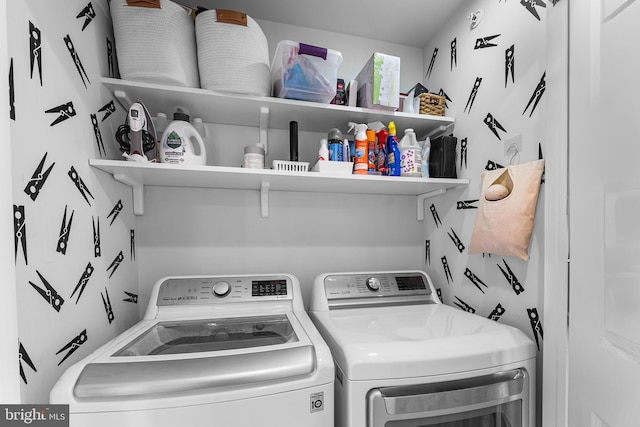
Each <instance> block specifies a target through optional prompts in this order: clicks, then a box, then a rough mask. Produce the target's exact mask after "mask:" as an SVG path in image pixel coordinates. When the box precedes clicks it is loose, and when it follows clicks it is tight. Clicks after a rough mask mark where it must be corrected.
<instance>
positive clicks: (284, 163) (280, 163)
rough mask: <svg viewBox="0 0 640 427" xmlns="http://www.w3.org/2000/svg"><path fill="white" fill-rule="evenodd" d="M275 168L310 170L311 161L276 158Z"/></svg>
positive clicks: (279, 169)
mask: <svg viewBox="0 0 640 427" xmlns="http://www.w3.org/2000/svg"><path fill="white" fill-rule="evenodd" d="M273 169H274V170H277V171H287V172H309V162H292V161H289V160H274V161H273Z"/></svg>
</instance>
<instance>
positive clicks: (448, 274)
mask: <svg viewBox="0 0 640 427" xmlns="http://www.w3.org/2000/svg"><path fill="white" fill-rule="evenodd" d="M440 261H442V268H443V269H444V275H445V277H446V278H447V283H449V279H451V281H452V282H453V276H452V275H451V269H450V268H449V263H448V262H447V257H446V256H443V257H442V258H440Z"/></svg>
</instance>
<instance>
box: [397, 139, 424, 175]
mask: <svg viewBox="0 0 640 427" xmlns="http://www.w3.org/2000/svg"><path fill="white" fill-rule="evenodd" d="M400 175H402V176H417V177H422V150H421V148H420V144H418V139H417V138H416V133H415V132H414V131H413V129H411V128H409V129H405V130H404V136H403V137H402V139H401V140H400Z"/></svg>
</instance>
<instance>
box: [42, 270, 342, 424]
mask: <svg viewBox="0 0 640 427" xmlns="http://www.w3.org/2000/svg"><path fill="white" fill-rule="evenodd" d="M333 381H334V365H333V361H332V359H331V353H330V351H329V348H328V347H327V345H326V344H325V342H324V341H323V339H322V337H321V336H320V334H319V333H318V331H317V330H316V328H315V327H314V326H313V323H312V322H311V320H310V319H309V317H308V315H307V313H306V312H305V310H304V306H303V302H302V295H301V293H300V285H299V283H298V280H297V279H296V278H295V277H294V276H292V275H288V274H275V275H245V276H236V275H230V276H216V277H194V276H192V277H170V278H165V279H162V280H160V281H159V282H158V283H156V284H155V286H154V288H153V291H152V293H151V300H150V303H149V306H148V308H147V311H146V313H145V316H144V319H143V320H142V321H140V322H139V323H138V324H136V325H135V326H133V327H132V328H130V329H129V330H127V331H125V332H124V333H122V334H121V335H119V336H118V337H117V338H115V339H113V340H112V341H111V342H109V343H107V344H106V345H104V346H102V347H101V348H99V349H98V350H96V351H95V352H94V353H93V354H91V355H90V356H88V357H86V358H85V359H84V360H82V361H80V362H78V363H77V364H75V365H73V366H71V367H70V368H69V369H68V370H67V371H66V372H65V373H64V375H63V376H62V377H61V378H60V380H59V381H58V382H57V384H56V385H55V386H54V388H53V389H52V391H51V394H50V401H51V403H67V404H69V411H70V421H71V426H72V427H73V426H75V427H86V426H91V427H103V426H104V427H113V426H136V427H144V426H149V427H151V426H153V427H166V426H178V425H183V426H189V427H196V426H225V427H239V426H243V427H250V426H269V427H275V426H278V427H282V426H296V427H298V426H313V427H327V426H333V418H334V413H333V393H334V387H333Z"/></svg>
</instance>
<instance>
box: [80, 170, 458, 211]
mask: <svg viewBox="0 0 640 427" xmlns="http://www.w3.org/2000/svg"><path fill="white" fill-rule="evenodd" d="M89 165H91V166H92V167H94V168H96V169H99V170H102V171H104V172H107V173H109V174H111V175H113V177H114V178H115V179H116V180H118V181H120V182H122V183H124V184H126V185H128V186H130V187H131V188H132V193H133V207H134V213H135V214H136V215H143V214H144V201H143V198H144V187H145V186H147V185H151V186H160V187H194V188H220V189H236V190H258V191H260V200H261V209H260V210H261V216H262V217H265V218H266V217H268V216H269V192H270V191H299V192H314V193H349V194H371V195H376V194H378V195H396V196H416V198H417V203H418V207H417V219H418V220H419V221H422V220H423V219H424V200H425V199H426V198H429V197H433V196H437V195H440V194H444V193H445V192H446V191H447V190H449V189H452V188H458V187H464V186H467V185H469V180H468V179H445V178H408V177H388V176H370V175H344V176H341V175H340V176H335V175H324V174H320V173H317V172H283V171H275V170H272V169H244V168H235V167H225V166H175V165H169V164H161V163H137V162H127V161H124V160H102V159H90V160H89Z"/></svg>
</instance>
